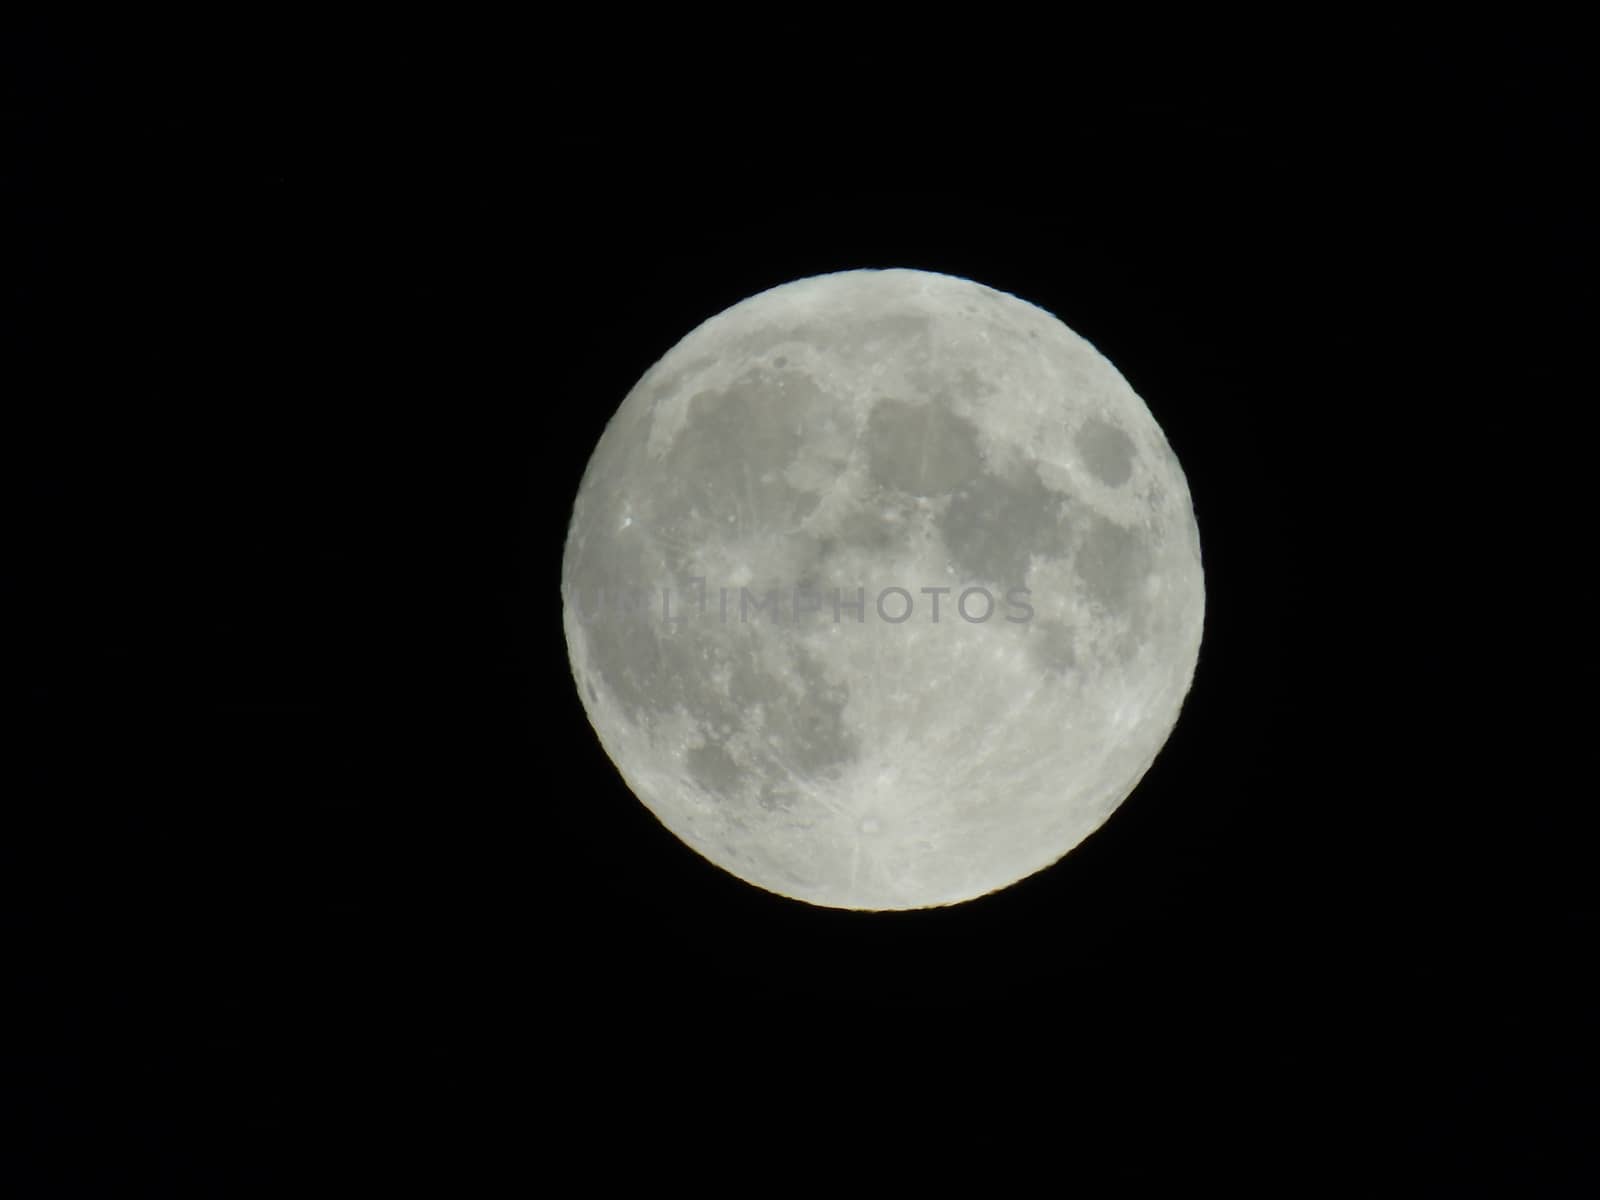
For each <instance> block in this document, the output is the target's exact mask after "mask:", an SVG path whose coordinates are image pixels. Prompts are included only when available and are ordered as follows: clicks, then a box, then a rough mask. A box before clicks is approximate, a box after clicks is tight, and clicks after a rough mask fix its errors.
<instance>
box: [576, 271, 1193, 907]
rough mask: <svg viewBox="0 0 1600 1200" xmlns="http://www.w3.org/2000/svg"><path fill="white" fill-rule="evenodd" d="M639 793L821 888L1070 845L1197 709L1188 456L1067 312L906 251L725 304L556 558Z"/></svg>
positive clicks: (616, 420)
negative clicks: (1062, 314) (905, 266)
mask: <svg viewBox="0 0 1600 1200" xmlns="http://www.w3.org/2000/svg"><path fill="white" fill-rule="evenodd" d="M562 587H563V621H564V627H565V632H566V638H567V646H568V650H569V653H570V656H571V662H572V671H573V675H574V677H575V679H576V681H577V684H578V689H579V693H580V695H581V697H582V701H583V704H584V707H585V709H586V711H587V713H588V716H589V720H590V722H591V723H592V724H593V726H594V728H595V731H596V733H597V734H598V735H599V738H600V741H601V744H602V745H603V746H604V747H605V750H606V752H607V754H609V755H610V757H611V760H612V762H614V763H615V764H616V766H617V769H618V770H619V771H620V772H621V774H622V777H623V778H624V779H625V780H626V781H627V783H628V785H629V786H630V787H631V788H632V790H633V792H634V794H635V795H636V796H638V798H639V799H640V800H641V801H642V802H643V803H644V804H645V805H646V806H647V807H648V808H649V809H650V811H651V812H653V813H654V814H655V815H656V816H657V817H658V818H659V819H660V820H661V822H662V823H663V824H665V825H666V826H667V828H668V829H670V830H671V831H672V832H673V833H674V834H676V835H677V836H678V837H679V838H680V839H682V840H683V841H684V842H685V843H687V844H688V845H689V846H691V847H693V848H694V849H695V850H696V851H698V852H699V853H700V854H701V855H703V856H704V857H705V858H707V859H709V860H710V861H711V862H713V863H715V864H716V865H718V866H720V867H722V868H724V869H725V870H727V871H729V872H731V873H732V874H734V875H736V876H738V877H739V878H741V879H743V880H746V881H748V882H749V883H752V884H755V885H757V886H759V887H762V888H766V889H768V890H770V891H773V892H777V893H780V894H782V895H785V896H790V897H793V898H796V899H799V900H803V901H807V902H810V903H812V904H818V905H825V906H830V907H838V908H853V909H905V908H921V907H927V906H934V905H945V904H955V903H958V902H961V901H964V900H969V899H972V898H973V897H976V896H981V895H984V894H985V893H988V892H992V891H994V890H996V889H999V888H1003V887H1006V886H1008V885H1009V884H1012V883H1014V882H1016V881H1017V880H1019V879H1022V878H1024V877H1026V876H1028V875H1030V874H1032V873H1034V872H1036V871H1039V870H1041V869H1043V868H1044V867H1047V866H1049V865H1050V864H1051V863H1054V862H1055V861H1056V860H1058V859H1059V858H1061V857H1062V856H1063V855H1064V854H1066V853H1067V852H1068V851H1069V850H1071V849H1072V848H1073V847H1074V846H1076V845H1078V844H1079V843H1080V842H1081V841H1082V840H1083V839H1084V838H1086V837H1087V836H1088V835H1089V834H1090V833H1092V832H1093V831H1094V830H1095V829H1097V828H1098V827H1099V826H1100V825H1101V824H1102V823H1103V822H1104V821H1105V820H1106V818H1107V817H1108V816H1109V815H1110V813H1111V812H1112V811H1113V810H1114V809H1115V808H1116V807H1117V805H1118V804H1120V803H1121V802H1122V801H1123V800H1124V799H1125V798H1126V797H1127V796H1128V794H1129V793H1130V792H1131V791H1132V790H1133V788H1134V787H1135V785H1136V784H1137V783H1138V782H1139V780H1140V778H1141V777H1142V776H1143V775H1144V773H1145V771H1146V770H1147V769H1148V768H1149V766H1150V764H1151V762H1152V761H1153V760H1154V758H1155V755H1156V753H1157V752H1158V751H1159V750H1160V748H1161V746H1162V745H1163V743H1164V742H1165V741H1166V739H1167V736H1168V734H1169V733H1170V732H1171V730H1172V728H1173V725H1174V723H1175V722H1176V721H1177V718H1178V712H1179V708H1180V706H1181V705H1182V702H1183V698H1184V696H1185V694H1186V693H1187V691H1188V689H1189V685H1190V682H1191V680H1192V679H1193V675H1194V669H1195V663H1196V659H1197V656H1198V654H1199V647H1200V636H1201V627H1202V622H1203V616H1204V608H1205V592H1204V580H1203V576H1202V571H1201V565H1200V543H1199V534H1198V530H1197V529H1196V526H1195V519H1194V512H1193V508H1192V505H1191V501H1190V497H1189V490H1188V486H1187V484H1186V482H1185V480H1184V476H1183V472H1182V470H1181V469H1180V468H1179V465H1178V461H1177V458H1176V457H1175V456H1174V454H1173V452H1172V449H1171V447H1170V446H1169V445H1168V444H1167V440H1166V438H1165V437H1164V436H1163V434H1162V432H1161V430H1160V428H1159V427H1158V426H1157V425H1156V422H1155V420H1154V418H1153V417H1152V416H1151V415H1150V412H1149V410H1148V409H1147V408H1146V407H1145V405H1144V403H1143V402H1142V401H1141V400H1140V399H1139V397H1138V396H1137V395H1135V394H1134V392H1133V390H1132V388H1130V387H1129V385H1128V383H1127V382H1126V381H1125V380H1124V379H1123V378H1122V376H1121V375H1120V374H1119V373H1118V372H1117V370H1116V369H1115V368H1114V367H1113V366H1112V365H1111V364H1110V363H1109V362H1107V361H1106V359H1105V358H1104V357H1102V356H1101V355H1100V354H1099V353H1098V352H1097V351H1096V350H1095V349H1094V348H1093V347H1092V346H1090V345H1089V344H1088V343H1087V342H1086V341H1084V339H1083V338H1081V337H1079V336H1078V335H1077V334H1075V333H1073V332H1072V331H1071V330H1070V329H1068V328H1067V327H1066V326H1065V325H1063V324H1062V323H1061V322H1060V321H1059V320H1057V319H1056V318H1055V317H1053V316H1052V315H1050V314H1049V313H1047V312H1045V311H1044V310H1042V309H1040V308H1037V307H1035V306H1034V305H1032V304H1029V303H1027V302H1025V301H1023V300H1020V299H1018V298H1017V297H1015V296H1011V295H1008V294H1005V293H1002V292H998V291H994V290H992V289H990V288H987V287H983V286H981V285H979V284H977V283H974V282H972V281H970V280H965V279H958V278H954V277H952V276H947V275H938V274H931V273H928V272H922V271H909V270H885V271H877V270H871V271H868V270H863V271H845V272H841V273H838V274H833V275H823V276H818V277H815V278H810V279H801V280H798V281H796V282H793V283H789V284H785V285H783V286H781V287H776V288H773V289H771V290H770V291H766V292H762V293H760V294H759V295H756V296H752V297H751V298H749V299H747V300H745V301H742V302H741V303H739V304H736V305H734V306H733V307H732V308H730V309H728V310H727V311H725V312H723V313H720V314H719V315H717V316H715V317H713V318H711V319H710V320H708V321H706V322H705V323H704V324H702V325H701V326H699V328H697V329H695V330H694V331H693V332H691V333H690V334H688V336H686V337H685V338H684V339H683V340H682V341H681V342H679V343H678V344H677V345H676V346H674V347H673V348H672V350H671V351H669V352H668V353H667V355H666V356H665V357H664V358H662V360H661V361H660V362H658V363H657V364H656V365H655V366H654V367H652V368H651V369H650V370H649V371H648V372H647V373H646V374H645V376H644V378H642V379H641V380H640V381H639V382H638V384H637V385H636V386H635V387H634V388H633V390H632V391H631V392H630V393H629V394H628V396H627V397H626V399H624V401H623V402H622V405H621V407H620V408H619V409H618V411H617V413H616V415H615V416H614V417H613V418H612V420H611V422H610V423H609V425H608V426H607V427H606V430H605V433H604V434H603V435H602V437H601V438H600V441H599V444H598V445H597V446H596V448H595V451H594V455H593V457H592V458H591V460H590V462H589V466H588V469H587V471H586V473H585V474H584V477H583V482H582V485H581V487H580V489H579V492H578V496H577V501H576V504H575V506H574V510H573V514H572V522H571V526H570V528H569V531H568V536H567V544H566V553H565V558H564V561H563V564H562Z"/></svg>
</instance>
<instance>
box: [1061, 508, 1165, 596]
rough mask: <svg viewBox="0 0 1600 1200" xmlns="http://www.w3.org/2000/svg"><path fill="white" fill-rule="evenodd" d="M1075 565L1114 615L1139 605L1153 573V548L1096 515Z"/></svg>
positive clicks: (1084, 581)
mask: <svg viewBox="0 0 1600 1200" xmlns="http://www.w3.org/2000/svg"><path fill="white" fill-rule="evenodd" d="M1073 566H1074V568H1075V569H1076V571H1077V573H1078V577H1079V578H1080V579H1082V580H1083V585H1084V588H1085V589H1086V590H1087V591H1088V593H1089V596H1090V598H1091V599H1093V600H1095V601H1097V602H1099V603H1100V604H1101V605H1103V606H1104V607H1105V608H1106V609H1107V610H1109V611H1110V612H1112V613H1120V612H1125V611H1127V610H1129V609H1130V608H1133V607H1134V606H1136V604H1137V603H1138V599H1139V585H1140V584H1141V583H1143V582H1144V577H1145V575H1146V574H1147V573H1148V572H1149V570H1150V548H1149V546H1147V545H1146V544H1145V542H1144V539H1143V538H1141V537H1140V536H1139V534H1138V533H1136V532H1135V531H1134V530H1131V529H1125V528H1123V527H1122V526H1121V525H1118V524H1117V523H1116V522H1114V521H1108V520H1106V519H1105V518H1104V517H1101V516H1094V517H1092V518H1091V520H1090V523H1089V527H1088V529H1087V531H1086V532H1085V534H1084V538H1083V540H1082V541H1081V542H1080V543H1079V544H1078V548H1077V554H1076V557H1075V558H1074V560H1073Z"/></svg>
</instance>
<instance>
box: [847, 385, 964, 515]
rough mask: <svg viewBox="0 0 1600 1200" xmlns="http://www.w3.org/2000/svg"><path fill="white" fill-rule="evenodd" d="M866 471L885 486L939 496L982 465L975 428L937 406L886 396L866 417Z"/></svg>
mask: <svg viewBox="0 0 1600 1200" xmlns="http://www.w3.org/2000/svg"><path fill="white" fill-rule="evenodd" d="M866 442H867V456H868V471H869V472H870V474H871V475H872V478H873V479H874V480H876V481H877V482H878V483H880V484H882V485H883V486H884V487H887V488H893V489H894V490H895V491H900V492H908V493H910V494H911V495H913V496H940V495H943V494H944V493H946V492H949V491H953V490H954V489H956V488H958V487H960V486H961V485H962V484H963V483H965V482H966V481H967V480H969V479H971V478H972V477H973V476H974V475H976V474H978V472H979V471H980V470H982V468H983V458H982V456H981V455H980V454H979V453H978V431H977V429H976V428H975V427H974V426H973V424H972V422H970V421H968V420H966V419H965V418H963V417H958V416H956V414H955V413H953V412H951V411H950V410H949V409H948V408H946V407H945V406H944V405H942V404H911V403H908V402H906V401H904V400H894V399H886V400H880V401H878V403H877V404H875V405H873V407H872V411H871V412H870V413H869V414H868V415H867V435H866Z"/></svg>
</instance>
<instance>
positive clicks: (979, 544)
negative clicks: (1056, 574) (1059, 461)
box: [940, 470, 1071, 588]
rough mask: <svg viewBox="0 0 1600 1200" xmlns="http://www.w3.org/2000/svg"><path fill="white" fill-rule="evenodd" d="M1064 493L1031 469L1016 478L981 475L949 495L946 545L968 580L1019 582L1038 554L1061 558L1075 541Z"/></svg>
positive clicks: (1016, 584)
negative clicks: (1047, 484)
mask: <svg viewBox="0 0 1600 1200" xmlns="http://www.w3.org/2000/svg"><path fill="white" fill-rule="evenodd" d="M1060 513H1061V497H1060V495H1059V494H1058V493H1056V492H1053V491H1051V490H1050V489H1049V488H1047V487H1045V485H1044V483H1043V482H1042V481H1041V480H1040V479H1039V476H1038V475H1037V474H1036V473H1035V472H1034V471H1032V470H1028V471H1026V472H1023V473H1020V474H1019V475H1018V476H1017V478H1015V479H1008V478H1005V477H1002V476H999V475H992V474H982V475H979V476H978V477H977V478H975V479H972V480H970V481H969V482H967V483H966V484H965V485H964V486H963V487H961V488H960V489H958V490H957V491H956V493H955V494H954V495H953V496H951V497H950V507H949V508H948V509H947V510H946V511H945V514H944V516H943V518H942V519H941V521H940V530H941V532H942V533H943V535H944V544H945V549H946V550H948V551H949V552H950V558H951V560H952V561H953V562H954V563H955V565H956V567H957V568H958V569H959V570H960V571H961V573H962V574H963V575H964V576H965V577H966V578H968V579H972V580H983V581H986V582H989V583H994V584H998V585H1000V586H1002V587H1006V588H1011V587H1020V586H1021V585H1022V583H1023V580H1024V579H1025V578H1026V577H1027V573H1028V560H1029V559H1030V558H1031V557H1032V556H1033V555H1035V554H1038V555H1041V556H1044V557H1058V556H1060V555H1062V554H1065V553H1066V551H1067V549H1068V548H1069V546H1070V540H1069V539H1070V533H1071V530H1070V529H1069V528H1068V526H1067V523H1066V522H1065V521H1063V520H1062V519H1061V515H1060Z"/></svg>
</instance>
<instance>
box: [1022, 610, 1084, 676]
mask: <svg viewBox="0 0 1600 1200" xmlns="http://www.w3.org/2000/svg"><path fill="white" fill-rule="evenodd" d="M1028 651H1029V653H1030V654H1031V655H1032V657H1033V661H1034V662H1035V663H1037V664H1038V665H1039V669H1040V670H1042V671H1043V672H1044V674H1045V676H1046V677H1047V678H1054V679H1059V678H1061V677H1063V676H1065V675H1069V674H1071V673H1072V671H1073V670H1074V669H1076V667H1077V665H1078V650H1077V639H1076V638H1074V637H1073V633H1072V630H1071V629H1070V628H1068V627H1067V626H1065V625H1061V624H1058V623H1056V622H1054V621H1040V622H1037V623H1036V624H1033V625H1031V626H1030V627H1029V629H1028Z"/></svg>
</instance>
